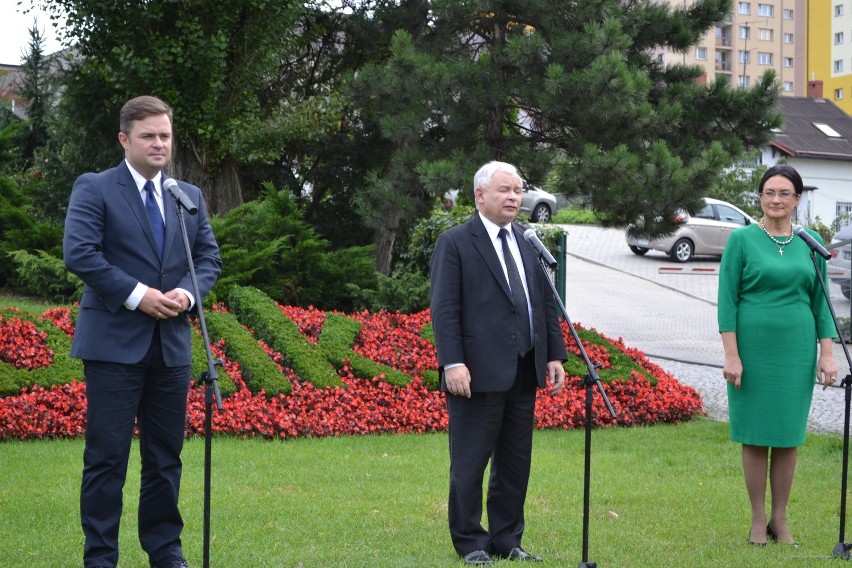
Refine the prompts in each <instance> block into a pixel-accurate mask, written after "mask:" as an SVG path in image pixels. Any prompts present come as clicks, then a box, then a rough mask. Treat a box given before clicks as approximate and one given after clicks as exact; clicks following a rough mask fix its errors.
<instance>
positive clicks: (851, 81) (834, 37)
mask: <svg viewBox="0 0 852 568" xmlns="http://www.w3.org/2000/svg"><path fill="white" fill-rule="evenodd" d="M809 4H810V5H809V8H808V9H809V15H808V21H809V26H808V30H809V32H810V33H809V37H808V59H809V64H808V79H809V80H816V81H822V85H823V96H824V97H825V98H827V99H830V100H831V101H833V102H834V103H835V104H836V105H837V106H839V107H840V108H841V109H843V110H844V111H845V112H846V113H847V114H852V1H849V0H847V1H843V0H831V1H829V0H811V1H810V3H809Z"/></svg>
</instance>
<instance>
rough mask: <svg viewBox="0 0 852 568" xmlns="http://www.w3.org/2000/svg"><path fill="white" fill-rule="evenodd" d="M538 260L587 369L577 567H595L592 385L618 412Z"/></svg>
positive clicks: (540, 257)
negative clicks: (580, 541)
mask: <svg viewBox="0 0 852 568" xmlns="http://www.w3.org/2000/svg"><path fill="white" fill-rule="evenodd" d="M538 261H539V262H540V263H541V268H542V270H544V273H545V275H546V276H547V283H548V284H550V290H551V291H552V292H553V297H554V299H555V300H556V303H557V304H558V305H559V309H560V310H561V311H562V316H563V317H564V318H565V321H566V322H568V329H570V330H571V335H572V336H573V337H574V343H576V344H577V349H579V350H580V355H582V357H583V362H584V363H585V364H586V369H588V374H587V375H586V376H584V377H583V384H584V385H585V386H586V455H585V461H584V470H583V560H582V562H580V565H579V567H578V568H596V567H597V563H596V562H589V494H590V491H589V487H590V481H591V467H592V399H593V397H594V388H593V387H594V386H595V385H597V387H598V391H599V392H600V394H601V398H603V401H604V404H606V408H607V410H608V411H609V414H610V416H612V417H613V418H616V417H617V416H618V414H617V413H616V412H615V409H614V408H613V407H612V404H611V403H610V401H609V397H608V396H607V395H606V391H605V390H604V388H603V385H602V384H601V379H600V377H598V372H597V368H598V367H600V363H595V364H592V362H591V361H590V360H589V355H588V353H586V349H585V348H584V347H583V343H582V341H580V336H579V335H578V334H577V330H576V329H575V328H574V324H573V323H571V318H569V317H568V310H566V309H565V304H563V303H562V298H560V297H559V293H558V292H557V291H556V285H555V284H554V283H553V278H552V276H551V272H550V270H549V269H550V268H551V265H550V264H548V262H547V261H546V260H545V259H544V257H543V255H542V254H541V253H539V255H538Z"/></svg>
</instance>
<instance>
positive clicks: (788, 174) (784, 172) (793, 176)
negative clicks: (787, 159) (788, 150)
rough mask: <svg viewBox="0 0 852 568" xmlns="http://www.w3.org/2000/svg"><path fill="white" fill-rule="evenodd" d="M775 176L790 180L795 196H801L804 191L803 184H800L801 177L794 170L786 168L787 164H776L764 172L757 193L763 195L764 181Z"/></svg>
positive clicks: (789, 167) (790, 167)
mask: <svg viewBox="0 0 852 568" xmlns="http://www.w3.org/2000/svg"><path fill="white" fill-rule="evenodd" d="M775 176H781V177H785V178H787V179H788V180H790V182H791V183H792V184H793V188H794V189H795V190H796V195H802V192H803V191H805V184H804V183H802V176H800V175H799V172H797V171H796V168H794V167H793V166H788V165H787V164H776V165H774V166H772V167H771V168H769V169H768V170H766V173H765V174H763V177H762V178H760V185H759V186H758V187H757V192H758V193H763V186H764V185H765V184H766V180H768V179H769V178H771V177H775Z"/></svg>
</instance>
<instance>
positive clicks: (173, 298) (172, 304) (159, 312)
mask: <svg viewBox="0 0 852 568" xmlns="http://www.w3.org/2000/svg"><path fill="white" fill-rule="evenodd" d="M138 309H140V310H142V311H143V312H144V313H146V314H148V315H149V316H151V317H152V318H154V319H158V320H164V319H169V318H173V317H175V316H176V315H178V314H181V313H183V312H185V311H186V310H188V309H189V298H187V297H186V294H184V293H183V292H182V291H181V290H170V291H168V292H166V293H165V294H163V293H162V292H160V291H159V290H157V289H155V288H148V290H147V291H146V292H145V295H144V296H142V301H141V302H139V308H138Z"/></svg>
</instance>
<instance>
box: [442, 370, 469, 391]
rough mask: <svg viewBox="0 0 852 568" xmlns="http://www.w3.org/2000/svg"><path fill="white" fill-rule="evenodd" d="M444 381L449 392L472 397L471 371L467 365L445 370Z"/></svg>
mask: <svg viewBox="0 0 852 568" xmlns="http://www.w3.org/2000/svg"><path fill="white" fill-rule="evenodd" d="M444 382H446V383H447V392H449V393H450V394H454V395H457V396H465V397H467V398H470V371H469V370H468V369H467V365H459V366H457V367H452V368H451V369H447V370H445V371H444Z"/></svg>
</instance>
